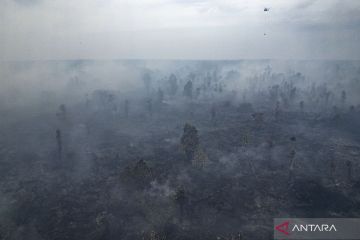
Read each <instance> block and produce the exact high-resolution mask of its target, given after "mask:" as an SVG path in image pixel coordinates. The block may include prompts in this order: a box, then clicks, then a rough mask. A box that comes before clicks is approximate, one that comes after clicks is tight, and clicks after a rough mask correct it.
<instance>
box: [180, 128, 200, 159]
mask: <svg viewBox="0 0 360 240" xmlns="http://www.w3.org/2000/svg"><path fill="white" fill-rule="evenodd" d="M181 145H182V147H183V150H184V152H185V154H186V158H187V161H189V162H190V161H192V159H193V158H194V155H195V152H196V149H197V148H198V147H199V136H198V130H197V129H196V127H194V126H192V125H190V124H188V123H186V124H185V126H184V132H183V135H182V137H181Z"/></svg>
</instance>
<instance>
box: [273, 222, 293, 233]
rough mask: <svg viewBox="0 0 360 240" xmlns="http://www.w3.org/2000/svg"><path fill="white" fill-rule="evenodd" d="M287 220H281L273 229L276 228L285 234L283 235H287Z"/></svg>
mask: <svg viewBox="0 0 360 240" xmlns="http://www.w3.org/2000/svg"><path fill="white" fill-rule="evenodd" d="M289 223H290V222H289V221H286V222H283V223H281V224H279V225H277V226H275V229H276V230H278V231H279V232H281V233H283V234H285V235H289V232H288V231H289Z"/></svg>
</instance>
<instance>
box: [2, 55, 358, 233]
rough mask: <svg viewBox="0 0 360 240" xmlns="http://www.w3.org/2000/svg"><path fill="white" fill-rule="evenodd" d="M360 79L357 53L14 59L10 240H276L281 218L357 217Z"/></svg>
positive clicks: (9, 86) (5, 93) (5, 147)
mask: <svg viewBox="0 0 360 240" xmlns="http://www.w3.org/2000/svg"><path fill="white" fill-rule="evenodd" d="M44 69H46V71H45V70H44ZM48 69H51V70H48ZM119 69H120V70H119ZM359 73H360V64H359V63H358V62H346V61H340V62H296V63H294V62H290V63H288V62H280V63H279V62H273V61H219V62H201V61H200V62H199V61H193V62H188V61H185V62H182V61H175V62H157V61H153V62H152V61H149V62H143V61H119V62H116V63H106V64H105V63H97V62H83V61H79V62H76V61H75V62H65V63H64V62H55V63H54V62H50V63H47V62H46V63H43V62H40V63H11V64H8V65H7V66H6V67H3V68H2V71H1V79H2V80H4V79H6V81H5V80H4V83H2V84H3V86H4V88H3V90H1V92H0V94H1V95H0V96H1V104H0V111H1V112H0V239H11V240H12V239H26V240H32V239H34V240H35V239H36V240H37V239H43V240H47V239H49V240H50V239H59V240H60V239H74V240H75V239H94V240H95V239H146V240H150V239H151V240H155V239H158V240H160V239H161V240H165V239H172V240H175V239H224V240H225V239H228V240H230V239H231V240H234V239H237V240H240V239H241V240H244V239H245V240H246V239H272V237H273V236H272V234H273V218H276V217H321V218H325V217H359V216H360V191H359V190H360V177H359V176H360V166H359V160H360V144H359V141H360V108H359V105H358V104H359V99H358V93H359V91H360V79H359ZM7 79H9V80H7Z"/></svg>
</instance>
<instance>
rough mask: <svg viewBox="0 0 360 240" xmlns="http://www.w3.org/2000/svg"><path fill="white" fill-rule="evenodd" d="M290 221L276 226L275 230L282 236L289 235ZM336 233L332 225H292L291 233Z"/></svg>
mask: <svg viewBox="0 0 360 240" xmlns="http://www.w3.org/2000/svg"><path fill="white" fill-rule="evenodd" d="M289 224H290V221H285V222H283V223H281V224H279V225H277V226H275V229H276V230H277V231H279V232H281V233H282V234H285V235H290V233H289ZM332 231H334V232H336V231H337V229H336V227H335V225H334V224H294V226H293V227H292V228H291V232H332Z"/></svg>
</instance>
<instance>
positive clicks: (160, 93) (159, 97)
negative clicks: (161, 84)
mask: <svg viewBox="0 0 360 240" xmlns="http://www.w3.org/2000/svg"><path fill="white" fill-rule="evenodd" d="M163 101H164V92H163V90H161V88H159V89H158V92H157V102H158V104H162V103H163Z"/></svg>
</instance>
